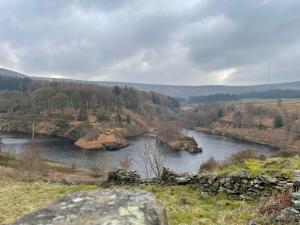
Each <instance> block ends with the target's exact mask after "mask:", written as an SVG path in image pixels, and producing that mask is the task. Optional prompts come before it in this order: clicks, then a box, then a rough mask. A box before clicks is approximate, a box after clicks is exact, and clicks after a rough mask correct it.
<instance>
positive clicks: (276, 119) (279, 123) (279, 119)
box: [273, 114, 283, 128]
mask: <svg viewBox="0 0 300 225" xmlns="http://www.w3.org/2000/svg"><path fill="white" fill-rule="evenodd" d="M273 125H274V127H275V128H280V127H282V126H283V120H282V116H281V115H280V114H276V115H275V117H274V120H273Z"/></svg>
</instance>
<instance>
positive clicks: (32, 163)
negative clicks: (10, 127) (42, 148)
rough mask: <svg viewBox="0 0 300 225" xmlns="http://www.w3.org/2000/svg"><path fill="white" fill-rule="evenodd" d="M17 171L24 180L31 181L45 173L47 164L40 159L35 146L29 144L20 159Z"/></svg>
mask: <svg viewBox="0 0 300 225" xmlns="http://www.w3.org/2000/svg"><path fill="white" fill-rule="evenodd" d="M17 169H18V170H19V171H20V173H21V175H22V176H23V178H25V179H32V178H33V177H34V175H36V176H42V175H44V174H45V173H46V172H47V164H46V163H45V161H44V160H43V159H42V157H41V155H40V152H39V150H38V148H37V146H36V145H34V144H30V145H28V146H27V148H26V150H25V152H24V153H23V154H22V156H21V158H20V162H19V164H18V167H17Z"/></svg>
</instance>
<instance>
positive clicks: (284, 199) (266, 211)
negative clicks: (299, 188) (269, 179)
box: [257, 191, 292, 215]
mask: <svg viewBox="0 0 300 225" xmlns="http://www.w3.org/2000/svg"><path fill="white" fill-rule="evenodd" d="M291 205H292V201H291V191H285V192H278V193H274V194H273V195H272V196H271V197H266V198H262V199H261V200H260V202H259V204H258V208H257V211H258V212H259V213H260V214H263V215H276V214H278V213H280V212H281V211H282V210H283V209H285V208H288V207H290V206H291Z"/></svg>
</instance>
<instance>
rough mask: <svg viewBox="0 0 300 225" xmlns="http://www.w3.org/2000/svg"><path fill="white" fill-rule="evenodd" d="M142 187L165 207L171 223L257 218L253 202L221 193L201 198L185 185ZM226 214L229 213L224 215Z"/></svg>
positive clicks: (216, 222)
mask: <svg viewBox="0 0 300 225" xmlns="http://www.w3.org/2000/svg"><path fill="white" fill-rule="evenodd" d="M142 188H143V189H145V190H148V191H151V192H153V193H154V194H155V195H156V196H157V197H158V199H160V200H161V201H162V203H163V204H164V205H165V206H166V208H167V213H168V218H169V223H170V224H171V225H179V224H245V221H249V220H250V219H251V218H257V217H258V216H257V215H256V213H255V210H254V203H253V202H244V201H238V200H234V199H232V198H230V197H228V196H226V195H224V194H219V195H217V196H211V197H207V198H204V197H201V194H200V191H199V190H198V189H194V188H193V187H189V186H173V187H160V186H144V187H142ZM229 214H232V215H231V217H230V218H227V215H229ZM224 222H226V223H224Z"/></svg>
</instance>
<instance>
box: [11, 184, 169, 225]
mask: <svg viewBox="0 0 300 225" xmlns="http://www.w3.org/2000/svg"><path fill="white" fill-rule="evenodd" d="M14 224H15V225H21V224H22V225H37V224H53V225H66V224H70V225H81V224H86V225H167V224H168V222H167V216H166V211H165V208H164V206H163V205H162V204H161V203H160V202H159V201H158V200H157V199H156V197H155V196H154V195H153V194H152V193H150V192H147V191H142V190H139V189H134V190H124V189H104V190H96V191H83V192H78V193H73V194H69V195H66V196H65V197H63V198H62V199H60V200H58V201H57V202H55V203H53V204H51V205H49V206H48V207H46V208H43V209H40V210H38V211H37V212H35V213H32V214H29V215H27V216H25V217H23V218H21V219H20V220H19V221H17V222H15V223H14Z"/></svg>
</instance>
